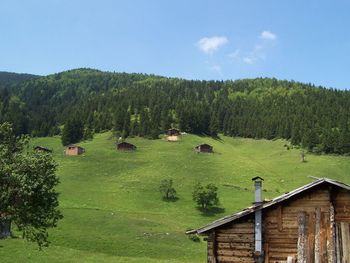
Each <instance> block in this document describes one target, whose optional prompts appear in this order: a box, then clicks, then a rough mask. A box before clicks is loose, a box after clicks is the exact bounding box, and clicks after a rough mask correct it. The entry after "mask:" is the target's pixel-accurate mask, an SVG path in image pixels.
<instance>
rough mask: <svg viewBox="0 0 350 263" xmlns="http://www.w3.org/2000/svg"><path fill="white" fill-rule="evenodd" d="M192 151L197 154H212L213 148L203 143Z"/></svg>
mask: <svg viewBox="0 0 350 263" xmlns="http://www.w3.org/2000/svg"><path fill="white" fill-rule="evenodd" d="M194 150H195V151H196V152H198V153H213V146H211V145H209V144H206V143H203V144H200V145H197V146H196V147H194Z"/></svg>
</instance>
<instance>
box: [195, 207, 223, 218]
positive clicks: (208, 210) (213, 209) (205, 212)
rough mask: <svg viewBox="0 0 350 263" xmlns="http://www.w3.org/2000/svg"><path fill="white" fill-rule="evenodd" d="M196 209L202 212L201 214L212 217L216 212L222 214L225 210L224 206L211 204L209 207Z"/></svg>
mask: <svg viewBox="0 0 350 263" xmlns="http://www.w3.org/2000/svg"><path fill="white" fill-rule="evenodd" d="M197 209H198V210H199V211H201V212H202V216H206V217H213V216H215V215H217V214H222V213H224V212H225V208H223V207H218V206H213V207H210V208H202V207H197Z"/></svg>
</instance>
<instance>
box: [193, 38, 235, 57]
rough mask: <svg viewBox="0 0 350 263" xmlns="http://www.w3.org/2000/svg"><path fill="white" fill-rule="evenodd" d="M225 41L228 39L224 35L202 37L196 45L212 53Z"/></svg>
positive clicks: (205, 51) (207, 52)
mask: <svg viewBox="0 0 350 263" xmlns="http://www.w3.org/2000/svg"><path fill="white" fill-rule="evenodd" d="M226 43H228V39H227V37H225V36H214V37H203V38H201V39H200V40H199V41H198V42H197V46H198V48H199V49H200V50H201V51H203V52H204V53H206V54H212V53H213V52H214V51H216V50H217V49H218V48H219V47H221V46H223V45H225V44H226Z"/></svg>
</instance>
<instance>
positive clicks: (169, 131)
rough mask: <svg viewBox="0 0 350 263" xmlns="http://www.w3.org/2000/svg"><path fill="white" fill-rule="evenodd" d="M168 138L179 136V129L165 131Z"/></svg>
mask: <svg viewBox="0 0 350 263" xmlns="http://www.w3.org/2000/svg"><path fill="white" fill-rule="evenodd" d="M166 134H167V135H168V136H179V135H181V132H180V130H179V129H176V128H171V129H169V130H167V133H166Z"/></svg>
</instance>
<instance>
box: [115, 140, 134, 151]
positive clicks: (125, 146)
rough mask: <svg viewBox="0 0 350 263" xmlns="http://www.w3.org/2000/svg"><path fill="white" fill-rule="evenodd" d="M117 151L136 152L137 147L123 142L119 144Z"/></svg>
mask: <svg viewBox="0 0 350 263" xmlns="http://www.w3.org/2000/svg"><path fill="white" fill-rule="evenodd" d="M117 150H118V151H135V150H136V146H135V145H133V144H131V143H128V142H121V143H118V144H117Z"/></svg>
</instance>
